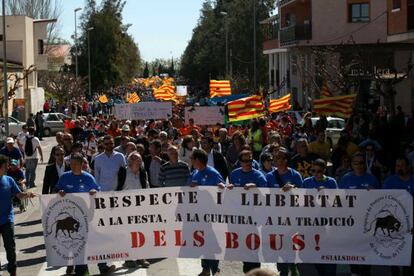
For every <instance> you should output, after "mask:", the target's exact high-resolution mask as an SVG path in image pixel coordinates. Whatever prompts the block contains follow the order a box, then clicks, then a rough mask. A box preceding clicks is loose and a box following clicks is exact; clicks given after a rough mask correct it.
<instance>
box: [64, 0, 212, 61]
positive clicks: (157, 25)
mask: <svg viewBox="0 0 414 276" xmlns="http://www.w3.org/2000/svg"><path fill="white" fill-rule="evenodd" d="M97 2H98V3H100V1H99V0H98V1H97ZM126 2H127V4H126V5H125V8H124V11H123V23H124V24H132V26H131V27H130V28H129V31H128V32H129V33H130V34H131V35H132V36H133V38H134V40H135V42H136V43H138V46H139V49H140V52H141V57H142V59H144V60H145V61H152V60H154V59H155V58H167V59H168V58H171V57H174V58H179V57H181V55H182V54H183V52H184V50H185V47H186V46H187V43H188V41H189V40H190V39H191V35H192V30H193V28H194V27H195V26H196V24H197V20H198V18H199V15H200V9H201V7H202V3H203V2H204V0H127V1H126ZM61 3H62V15H61V17H60V22H59V24H60V28H61V31H60V36H61V37H62V38H64V39H66V40H69V41H72V39H71V36H72V35H73V34H74V32H75V31H74V29H75V18H74V9H75V8H78V7H80V8H82V7H83V6H84V5H85V0H62V1H61ZM81 12H82V11H80V12H78V20H79V16H80V13H81ZM78 22H79V21H78ZM79 31H80V30H79V28H78V32H79Z"/></svg>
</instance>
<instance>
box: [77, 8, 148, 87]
mask: <svg viewBox="0 0 414 276" xmlns="http://www.w3.org/2000/svg"><path fill="white" fill-rule="evenodd" d="M124 6H125V1H122V0H104V1H102V3H101V5H100V6H97V5H96V2H95V1H94V0H87V3H86V7H85V9H84V13H83V14H82V17H81V22H82V23H81V26H82V34H81V37H80V38H79V46H78V51H79V53H78V68H79V75H80V76H83V77H87V76H88V32H89V34H90V36H89V37H90V49H91V51H90V52H91V57H90V58H91V86H92V91H100V90H107V89H109V88H111V87H114V86H117V85H121V84H125V83H129V82H130V81H131V79H132V78H134V77H135V76H137V75H139V73H140V70H141V67H142V66H141V58H140V52H139V49H138V45H137V44H136V43H135V42H134V40H133V38H132V36H131V35H129V34H128V28H129V27H130V26H129V25H125V24H123V23H122V11H123V8H124ZM91 27H93V28H94V29H93V30H91V31H88V29H89V28H91ZM72 53H73V54H76V53H75V48H74V47H73V48H72Z"/></svg>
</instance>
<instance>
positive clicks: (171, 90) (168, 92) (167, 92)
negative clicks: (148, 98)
mask: <svg viewBox="0 0 414 276" xmlns="http://www.w3.org/2000/svg"><path fill="white" fill-rule="evenodd" d="M153 96H154V98H155V99H157V100H162V101H177V96H176V95H175V86H171V85H162V86H160V87H158V88H157V89H154V92H153Z"/></svg>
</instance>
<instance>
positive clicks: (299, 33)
mask: <svg viewBox="0 0 414 276" xmlns="http://www.w3.org/2000/svg"><path fill="white" fill-rule="evenodd" d="M310 39H312V25H311V24H310V23H309V24H304V25H292V26H288V27H285V28H283V29H281V30H280V44H281V45H287V44H296V43H297V42H298V41H300V40H310Z"/></svg>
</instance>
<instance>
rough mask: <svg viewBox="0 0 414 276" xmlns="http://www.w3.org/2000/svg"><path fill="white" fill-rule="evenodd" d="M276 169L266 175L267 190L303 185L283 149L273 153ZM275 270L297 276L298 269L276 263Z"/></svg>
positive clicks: (286, 264)
mask: <svg viewBox="0 0 414 276" xmlns="http://www.w3.org/2000/svg"><path fill="white" fill-rule="evenodd" d="M273 159H274V163H275V165H276V169H275V170H273V171H272V172H270V173H268V174H266V180H267V185H268V187H269V188H282V190H283V191H285V192H286V191H289V190H290V189H292V188H295V187H298V188H301V187H302V185H303V180H302V176H301V175H300V173H299V172H298V171H296V170H294V169H292V168H290V167H289V166H288V164H289V160H290V154H289V152H288V150H287V149H286V148H284V147H280V148H279V149H277V150H276V149H275V151H274V153H273ZM277 270H278V271H279V272H280V275H281V276H287V275H289V271H290V275H292V276H297V275H299V271H298V267H297V265H296V264H293V263H278V264H277Z"/></svg>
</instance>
